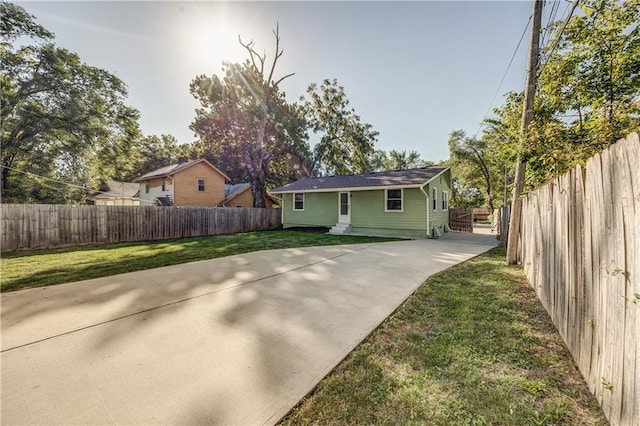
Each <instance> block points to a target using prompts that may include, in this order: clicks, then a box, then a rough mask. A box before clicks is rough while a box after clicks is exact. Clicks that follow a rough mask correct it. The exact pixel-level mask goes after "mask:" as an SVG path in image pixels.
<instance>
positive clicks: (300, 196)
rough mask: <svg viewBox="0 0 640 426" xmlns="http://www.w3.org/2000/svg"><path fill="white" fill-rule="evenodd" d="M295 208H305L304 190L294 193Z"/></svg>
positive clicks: (297, 209)
mask: <svg viewBox="0 0 640 426" xmlns="http://www.w3.org/2000/svg"><path fill="white" fill-rule="evenodd" d="M293 210H296V211H303V210H304V192H296V193H295V194H293Z"/></svg>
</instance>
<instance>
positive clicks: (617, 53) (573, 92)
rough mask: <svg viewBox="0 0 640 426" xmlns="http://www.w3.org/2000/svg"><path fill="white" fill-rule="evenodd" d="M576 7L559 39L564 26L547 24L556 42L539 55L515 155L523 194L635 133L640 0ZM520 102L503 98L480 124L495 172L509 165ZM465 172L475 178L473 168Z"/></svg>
mask: <svg viewBox="0 0 640 426" xmlns="http://www.w3.org/2000/svg"><path fill="white" fill-rule="evenodd" d="M579 7H580V8H581V12H578V13H576V14H575V15H574V16H573V17H572V18H571V20H569V22H568V24H567V26H566V28H564V31H562V34H561V36H560V37H559V38H558V34H559V33H560V29H561V28H562V26H563V22H557V23H554V24H552V27H553V28H555V31H554V30H553V28H552V31H550V34H552V35H553V36H552V37H550V39H551V40H557V42H554V41H552V42H550V43H547V45H546V46H545V48H544V50H543V60H542V65H541V70H540V71H539V73H540V80H539V88H538V92H537V94H536V99H535V104H534V114H533V121H532V123H531V126H530V127H529V137H528V143H527V145H526V146H524V147H523V153H522V155H523V159H524V160H525V161H526V162H527V176H526V179H525V186H526V188H532V187H535V186H538V185H540V184H542V183H544V182H547V181H548V180H549V179H551V178H553V177H554V176H557V175H559V174H562V173H564V172H566V171H567V170H569V169H570V168H572V167H574V166H575V165H576V164H578V163H583V162H584V161H586V160H587V159H588V158H589V157H591V156H592V155H593V154H595V153H596V152H598V151H600V150H602V149H603V148H606V147H607V146H609V145H610V144H611V143H613V142H615V141H616V140H618V139H619V138H622V137H624V136H626V134H628V133H629V132H631V131H634V130H637V129H638V127H640V32H639V31H640V30H639V29H638V23H639V22H640V0H628V1H625V2H618V1H615V0H585V1H581V2H580V6H579ZM522 99H523V97H522V94H521V93H515V92H510V93H507V94H506V95H505V102H504V104H503V105H502V106H501V107H500V108H497V109H496V110H495V111H494V113H495V114H494V117H492V118H490V119H488V120H487V123H486V124H487V128H486V130H485V132H484V134H483V136H482V142H483V143H486V147H485V148H486V149H487V155H486V156H485V158H488V159H490V162H491V163H495V166H494V168H495V170H496V171H497V172H500V171H501V170H504V167H505V166H506V167H509V168H511V166H512V165H513V163H515V161H516V154H517V152H516V147H518V145H519V140H520V123H521V116H522ZM459 167H460V166H457V167H454V169H453V170H454V174H456V173H457V172H456V169H458V168H459ZM472 167H475V172H474V173H475V174H476V175H478V176H480V175H481V174H482V169H481V166H480V165H479V164H478V165H475V166H472ZM490 170H491V168H490ZM463 171H464V170H463ZM457 182H458V183H459V184H461V185H462V187H464V189H471V188H473V186H474V184H473V183H472V182H470V181H468V180H465V179H459V180H457ZM494 187H495V186H494ZM492 192H495V191H492Z"/></svg>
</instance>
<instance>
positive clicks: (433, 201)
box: [431, 188, 438, 210]
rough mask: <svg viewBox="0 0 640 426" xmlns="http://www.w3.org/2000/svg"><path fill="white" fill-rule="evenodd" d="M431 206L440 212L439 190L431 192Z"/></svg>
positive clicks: (434, 189) (435, 189)
mask: <svg viewBox="0 0 640 426" xmlns="http://www.w3.org/2000/svg"><path fill="white" fill-rule="evenodd" d="M431 206H432V208H433V210H438V188H433V189H432V190H431Z"/></svg>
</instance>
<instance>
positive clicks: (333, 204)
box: [282, 192, 338, 228]
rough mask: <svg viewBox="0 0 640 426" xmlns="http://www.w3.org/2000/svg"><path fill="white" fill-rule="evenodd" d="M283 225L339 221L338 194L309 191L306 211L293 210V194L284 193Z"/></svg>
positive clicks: (311, 224)
mask: <svg viewBox="0 0 640 426" xmlns="http://www.w3.org/2000/svg"><path fill="white" fill-rule="evenodd" d="M283 200H284V207H283V209H282V214H283V221H282V222H283V227H284V228H291V227H294V226H324V227H331V226H333V225H335V224H336V223H337V222H338V195H337V194H336V193H335V192H308V193H306V194H305V195H304V211H294V210H293V194H283Z"/></svg>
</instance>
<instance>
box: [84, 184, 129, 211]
mask: <svg viewBox="0 0 640 426" xmlns="http://www.w3.org/2000/svg"><path fill="white" fill-rule="evenodd" d="M138 189H139V185H138V184H137V183H133V182H118V181H115V180H110V181H107V182H105V183H103V184H102V186H100V192H97V193H95V194H94V195H92V196H91V197H89V200H91V201H92V202H93V204H95V205H96V206H139V205H140V199H139V198H138Z"/></svg>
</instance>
